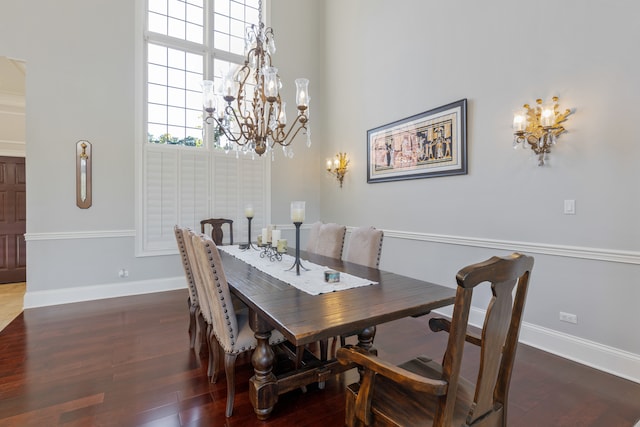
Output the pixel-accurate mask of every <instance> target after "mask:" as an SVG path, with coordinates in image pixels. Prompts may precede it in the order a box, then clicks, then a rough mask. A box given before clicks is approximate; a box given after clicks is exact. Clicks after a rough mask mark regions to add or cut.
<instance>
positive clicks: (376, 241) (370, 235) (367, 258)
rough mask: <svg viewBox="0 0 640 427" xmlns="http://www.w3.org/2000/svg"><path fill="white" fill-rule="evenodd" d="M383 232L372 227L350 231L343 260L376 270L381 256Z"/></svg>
mask: <svg viewBox="0 0 640 427" xmlns="http://www.w3.org/2000/svg"><path fill="white" fill-rule="evenodd" d="M383 237H384V232H383V231H382V230H377V229H375V228H373V227H359V228H356V229H354V230H353V231H351V233H350V236H349V244H348V246H347V250H346V252H345V254H344V257H343V259H344V260H345V261H348V262H353V263H355V264H361V265H365V266H367V267H371V268H378V266H379V265H380V255H381V254H382V239H383Z"/></svg>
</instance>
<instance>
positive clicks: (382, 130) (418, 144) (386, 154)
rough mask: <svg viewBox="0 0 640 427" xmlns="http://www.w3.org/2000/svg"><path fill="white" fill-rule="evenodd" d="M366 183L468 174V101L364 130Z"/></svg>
mask: <svg viewBox="0 0 640 427" xmlns="http://www.w3.org/2000/svg"><path fill="white" fill-rule="evenodd" d="M367 163H368V166H367V182H369V183H374V182H384V181H399V180H404V179H417V178H431V177H436V176H448V175H464V174H466V173H467V100H466V99H462V100H460V101H456V102H452V103H451V104H447V105H444V106H442V107H438V108H434V109H433V110H429V111H425V112H424V113H420V114H416V115H415V116H411V117H407V118H406V119H402V120H398V121H395V122H393V123H389V124H386V125H384V126H380V127H377V128H375V129H371V130H369V131H367Z"/></svg>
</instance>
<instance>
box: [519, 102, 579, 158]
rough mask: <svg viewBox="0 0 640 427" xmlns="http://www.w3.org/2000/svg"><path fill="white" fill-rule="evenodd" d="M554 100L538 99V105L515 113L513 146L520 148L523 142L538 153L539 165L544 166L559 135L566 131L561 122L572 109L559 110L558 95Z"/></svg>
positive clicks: (523, 145) (524, 107) (527, 105)
mask: <svg viewBox="0 0 640 427" xmlns="http://www.w3.org/2000/svg"><path fill="white" fill-rule="evenodd" d="M552 100H553V101H552V102H550V103H547V104H543V103H542V99H536V104H537V105H536V106H535V107H533V108H532V107H529V104H524V106H523V108H522V109H520V110H518V111H516V112H515V113H514V115H513V129H514V132H513V148H518V147H519V144H520V143H522V147H523V148H525V147H526V146H527V144H529V148H531V149H532V150H533V152H534V153H536V154H537V155H538V166H543V165H544V161H545V159H546V157H547V154H548V153H550V152H551V146H552V145H554V144H555V143H556V139H557V138H558V136H559V135H560V134H561V133H563V132H564V131H565V129H564V127H562V125H561V124H560V123H562V122H564V121H565V120H567V116H568V115H569V114H571V110H569V109H566V110H565V111H564V113H559V112H558V97H557V96H554V97H553V98H552Z"/></svg>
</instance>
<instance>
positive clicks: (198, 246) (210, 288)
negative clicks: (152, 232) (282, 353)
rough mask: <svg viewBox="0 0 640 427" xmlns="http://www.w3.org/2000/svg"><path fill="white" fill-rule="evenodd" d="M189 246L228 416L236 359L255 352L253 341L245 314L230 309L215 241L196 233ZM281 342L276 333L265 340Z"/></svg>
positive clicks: (231, 407) (255, 342)
mask: <svg viewBox="0 0 640 427" xmlns="http://www.w3.org/2000/svg"><path fill="white" fill-rule="evenodd" d="M192 244H193V250H194V255H195V259H196V265H197V269H198V272H199V274H196V282H197V281H198V279H200V280H202V285H203V286H202V287H203V288H204V290H205V292H206V293H207V296H208V298H209V300H208V303H209V309H210V310H211V312H210V315H211V319H212V320H211V333H210V336H209V341H210V343H212V344H213V345H214V346H215V347H216V348H217V350H218V352H219V353H218V357H217V358H216V363H219V361H220V360H221V357H220V356H221V355H222V354H224V370H225V376H226V379H227V407H226V412H225V415H226V416H227V417H230V416H231V414H232V413H233V401H234V398H235V364H236V359H237V357H238V355H239V354H241V353H244V352H246V351H252V350H253V349H255V348H256V345H257V341H256V338H255V336H254V333H253V331H252V330H251V327H250V326H249V313H248V311H246V310H243V311H236V310H235V309H234V307H233V302H232V299H231V291H230V290H229V284H228V283H227V279H226V276H225V274H224V268H223V265H222V260H221V259H220V254H219V252H218V248H217V247H216V244H215V242H214V241H213V240H211V239H210V238H209V237H208V236H207V235H205V234H199V235H193V236H192ZM284 341H285V338H284V337H283V336H282V334H281V333H280V332H278V331H277V330H274V331H273V332H272V333H271V337H270V339H269V343H270V344H271V345H275V344H278V343H281V342H284ZM219 370H220V369H219V366H216V367H214V372H216V373H217V372H219ZM216 377H217V376H214V377H213V379H214V380H215V378H216Z"/></svg>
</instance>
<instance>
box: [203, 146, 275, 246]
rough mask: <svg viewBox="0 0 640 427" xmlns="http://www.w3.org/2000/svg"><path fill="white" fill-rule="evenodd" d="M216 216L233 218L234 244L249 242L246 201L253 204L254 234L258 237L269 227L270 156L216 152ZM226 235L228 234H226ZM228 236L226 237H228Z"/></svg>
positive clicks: (214, 193)
mask: <svg viewBox="0 0 640 427" xmlns="http://www.w3.org/2000/svg"><path fill="white" fill-rule="evenodd" d="M212 158H213V161H212V169H213V179H212V189H211V194H212V210H211V212H212V217H213V218H229V219H232V220H233V238H234V243H242V242H246V241H247V237H248V236H247V219H246V218H245V216H244V207H245V204H247V203H251V204H252V205H253V208H254V211H255V217H254V218H253V220H252V221H251V237H252V239H253V240H255V238H256V236H257V235H258V234H260V229H261V228H262V227H266V220H265V218H266V210H267V206H266V197H265V195H266V194H267V191H268V185H269V180H268V178H267V162H268V161H269V160H268V159H266V158H257V157H256V158H255V159H252V157H251V156H250V155H247V156H245V155H240V157H239V158H236V157H235V155H234V154H224V153H220V152H215V153H213V156H212ZM225 236H226V235H225ZM225 239H226V237H225Z"/></svg>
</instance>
